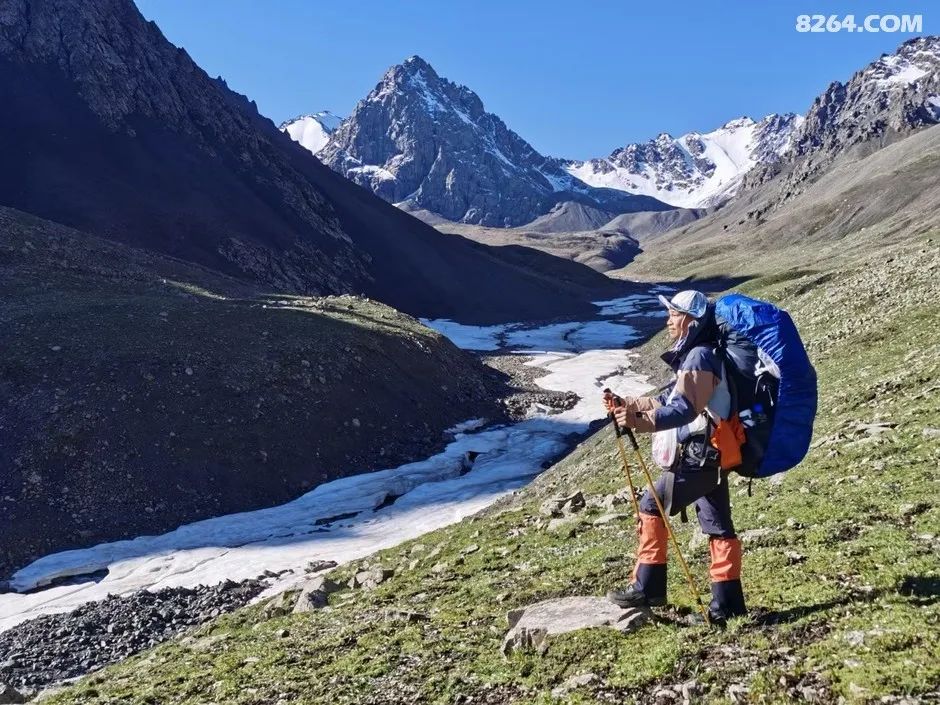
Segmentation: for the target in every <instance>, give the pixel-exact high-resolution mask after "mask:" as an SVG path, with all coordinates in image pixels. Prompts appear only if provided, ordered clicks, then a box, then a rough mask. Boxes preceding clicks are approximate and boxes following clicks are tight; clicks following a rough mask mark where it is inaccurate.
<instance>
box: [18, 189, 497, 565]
mask: <svg viewBox="0 0 940 705" xmlns="http://www.w3.org/2000/svg"><path fill="white" fill-rule="evenodd" d="M0 353H2V354H0V536H2V537H3V539H2V541H0V577H4V576H6V575H8V574H9V572H10V571H11V569H13V568H17V567H22V566H23V565H24V564H25V563H26V562H28V560H29V559H30V558H34V557H37V556H39V555H44V554H46V553H50V552H53V551H57V550H63V549H68V548H77V547H81V546H88V545H92V544H94V543H98V542H100V541H106V540H114V539H119V538H125V537H131V536H135V535H140V534H150V533H161V532H164V531H168V530H170V529H173V528H175V527H176V526H178V525H180V524H182V523H185V522H189V521H193V520H197V519H203V518H206V517H209V516H216V515H219V514H226V513H231V512H237V511H243V510H249V509H256V508H259V507H266V506H271V505H274V504H278V503H281V502H285V501H288V500H291V499H294V498H295V497H297V496H299V495H300V494H302V493H303V492H304V491H306V490H308V489H311V488H313V487H315V486H316V485H319V484H321V483H323V482H326V481H328V480H333V479H336V478H338V477H345V476H348V475H354V474H358V473H363V472H368V471H371V470H374V469H377V468H382V467H395V466H397V465H400V464H401V463H403V462H406V461H409V460H414V459H417V458H419V457H426V456H427V455H428V454H430V453H431V452H433V451H434V450H436V449H438V448H440V447H442V445H443V443H444V438H443V436H442V431H444V429H446V428H448V427H450V426H452V425H453V424H455V423H458V422H461V421H465V420H466V419H467V418H470V417H475V416H482V417H487V418H491V419H496V418H500V416H501V414H502V406H501V405H500V404H499V401H498V399H499V397H500V396H501V395H502V394H503V390H504V387H503V385H502V384H500V383H499V378H500V375H499V374H498V373H495V372H494V371H492V370H490V369H489V368H486V367H484V366H483V365H482V364H481V363H480V362H479V361H478V360H477V359H475V358H474V357H473V356H472V355H470V354H468V353H465V352H464V351H462V350H459V349H457V348H456V347H455V346H454V345H452V344H451V343H450V342H449V341H448V340H447V339H446V338H443V337H442V336H440V335H438V334H436V333H434V332H433V331H431V330H429V329H427V328H424V327H423V326H421V325H419V324H418V322H417V321H415V320H414V319H413V318H411V317H409V316H405V315H403V314H400V313H398V312H397V311H394V310H392V309H391V308H389V307H387V306H384V305H381V304H378V303H376V302H373V301H369V300H366V299H363V298H360V297H351V296H343V297H324V298H313V297H296V296H265V295H261V294H259V293H258V292H257V291H253V290H252V289H251V288H250V287H248V286H246V285H245V284H244V283H242V282H240V281H238V280H235V279H232V278H229V277H225V276H223V275H219V274H217V273H215V272H213V271H211V270H208V269H205V268H201V267H198V266H194V265H191V264H188V263H186V262H182V261H180V260H175V259H171V258H169V257H166V256H162V255H156V254H152V253H148V252H146V251H141V250H135V249H133V248H130V247H127V246H125V245H121V244H118V243H112V242H109V241H107V240H104V239H101V238H98V237H95V236H92V235H88V234H87V233H81V232H78V231H75V230H72V229H69V228H66V227H64V226H61V225H57V224H54V223H50V222H48V221H44V220H41V219H39V218H36V217H34V216H30V215H26V214H23V213H20V212H18V211H14V210H11V209H7V208H2V207H0Z"/></svg>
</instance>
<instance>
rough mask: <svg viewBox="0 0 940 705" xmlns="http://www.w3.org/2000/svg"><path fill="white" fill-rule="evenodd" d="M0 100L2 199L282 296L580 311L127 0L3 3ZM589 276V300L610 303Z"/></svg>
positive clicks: (429, 308)
mask: <svg viewBox="0 0 940 705" xmlns="http://www.w3.org/2000/svg"><path fill="white" fill-rule="evenodd" d="M0 91H2V98H3V106H4V110H3V111H2V114H0V152H2V153H3V155H4V169H3V170H2V173H0V204H2V205H8V206H13V207H15V208H18V209H20V210H24V211H28V212H31V213H35V214H37V215H40V216H42V217H44V218H48V219H52V220H55V221H58V222H62V223H65V224H67V225H71V226H74V227H78V228H80V229H82V230H86V231H89V232H93V233H95V234H98V235H102V236H105V237H108V238H111V239H115V240H119V241H121V242H125V243H129V244H133V245H136V246H141V247H146V248H148V249H152V250H155V251H158V252H162V253H166V254H170V255H173V256H176V257H180V258H183V259H186V260H189V261H192V262H197V263H200V264H203V265H206V266H210V267H213V268H216V269H218V270H220V271H223V272H226V273H228V274H231V275H234V276H237V277H241V278H245V279H251V280H254V281H256V282H261V283H263V284H265V285H267V286H269V287H271V288H274V289H277V290H281V291H292V292H298V293H318V294H324V293H343V292H362V293H367V294H369V295H370V296H374V297H376V298H379V299H382V300H383V301H387V302H388V303H391V304H392V305H395V306H397V307H400V308H402V309H404V310H407V311H409V312H411V313H416V314H421V315H428V316H449V317H455V318H461V319H464V320H477V321H493V320H509V319H520V318H529V317H537V318H544V317H548V316H553V315H567V314H581V313H585V312H587V311H589V310H590V306H589V305H588V304H586V303H585V302H583V300H580V301H579V300H577V299H578V298H579V297H580V296H581V294H582V293H583V289H582V288H580V287H578V288H576V289H571V288H569V287H568V285H567V284H566V283H565V282H563V281H562V282H559V281H555V280H552V279H551V278H548V277H545V276H542V275H540V274H539V273H538V272H537V271H535V272H532V271H529V270H528V269H526V270H524V271H520V270H519V269H518V268H516V267H506V266H505V265H503V263H502V262H501V260H500V257H498V256H496V255H495V254H494V253H493V252H487V251H482V250H480V249H479V248H477V247H474V246H472V245H469V244H467V243H465V242H464V241H463V240H461V239H457V238H444V237H442V236H440V235H439V234H438V233H437V232H435V231H434V230H433V229H432V228H430V227H427V226H426V225H424V224H422V223H420V222H418V221H417V220H415V219H413V218H411V217H409V216H407V215H406V214H402V213H400V212H399V211H398V210H397V209H395V208H393V207H391V206H389V205H388V204H386V203H384V202H383V201H381V199H379V198H377V197H375V196H374V195H373V194H371V193H369V192H368V191H366V190H364V189H360V188H358V187H357V186H355V185H354V184H352V183H349V182H347V181H345V180H344V179H341V178H340V177H337V176H336V175H335V174H333V173H332V172H331V171H330V170H329V169H327V168H326V167H324V166H322V165H321V164H319V162H318V161H317V160H316V159H314V158H312V157H311V156H310V155H309V154H308V153H307V152H305V151H304V150H303V149H302V148H300V147H299V146H297V145H295V144H294V143H292V142H291V140H290V138H289V137H288V136H287V135H285V134H283V133H281V132H280V131H279V130H277V128H276V127H275V126H274V124H273V123H272V122H271V121H269V120H267V119H266V118H264V117H262V116H260V115H259V114H258V112H257V110H256V108H255V106H254V104H253V103H251V102H249V101H248V100H247V99H246V98H244V97H243V96H240V95H238V94H236V93H233V92H232V91H230V90H228V88H227V87H226V86H225V84H224V82H222V81H220V80H213V79H210V78H209V77H208V76H207V75H206V74H205V72H203V71H202V70H201V69H200V68H199V67H198V66H196V65H195V64H194V63H193V61H192V60H191V59H190V58H189V56H188V55H187V54H186V52H185V51H183V50H181V49H177V48H176V47H174V46H173V45H171V44H170V43H169V42H168V41H167V40H166V39H165V38H164V37H163V35H162V34H161V33H160V31H159V29H158V28H157V27H156V25H154V24H153V23H148V22H146V21H145V20H144V18H143V17H142V16H141V15H140V13H139V12H138V11H137V9H136V8H135V7H134V6H133V5H132V4H131V3H130V2H128V1H127V0H88V1H87V2H86V1H82V2H79V0H34V1H32V2H26V1H25V0H9V1H8V2H5V3H4V5H3V8H2V12H0ZM533 264H535V262H533ZM572 276H577V275H572ZM592 277H593V274H592V273H590V272H587V273H585V274H584V275H582V276H581V279H582V280H583V281H584V282H585V283H586V285H587V288H588V289H592V294H591V295H592V296H596V295H607V294H609V293H610V291H611V289H610V286H611V285H610V284H609V283H608V282H607V281H605V280H604V279H603V278H601V277H596V278H593V281H592V280H591V279H592ZM484 281H485V282H486V283H487V286H486V287H481V288H480V290H479V291H478V292H477V294H475V295H474V297H472V300H471V297H468V296H466V292H467V291H469V290H472V289H474V288H475V287H476V286H477V285H478V284H479V283H480V282H484ZM455 292H461V293H462V295H461V296H460V297H457V298H455V297H454V294H455Z"/></svg>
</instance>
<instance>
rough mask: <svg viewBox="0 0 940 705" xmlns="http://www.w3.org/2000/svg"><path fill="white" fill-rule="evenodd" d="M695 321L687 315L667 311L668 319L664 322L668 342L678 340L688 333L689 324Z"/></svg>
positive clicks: (670, 310)
mask: <svg viewBox="0 0 940 705" xmlns="http://www.w3.org/2000/svg"><path fill="white" fill-rule="evenodd" d="M693 320H695V319H693V318H692V316H690V315H689V314H687V313H680V312H679V311H673V310H672V309H669V319H668V320H667V321H666V329H667V330H668V331H669V339H670V340H678V339H679V338H681V337H682V336H684V335H685V334H686V333H688V331H689V324H690V323H692V321H693Z"/></svg>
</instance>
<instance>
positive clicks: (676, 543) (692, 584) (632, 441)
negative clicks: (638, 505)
mask: <svg viewBox="0 0 940 705" xmlns="http://www.w3.org/2000/svg"><path fill="white" fill-rule="evenodd" d="M614 428H619V427H618V425H617V421H616V420H614ZM624 430H625V431H626V432H627V437H628V438H629V439H630V444H631V445H632V446H633V450H634V452H635V453H636V458H637V460H639V461H640V468H642V470H643V474H644V475H646V482H647V483H648V484H649V488H650V494H651V495H653V499H654V500H656V507H657V509H659V515H660V516H661V517H662V518H663V523H665V524H666V531H667V532H668V533H669V538H671V539H672V545H673V546H674V547H675V549H676V555H677V556H678V557H679V563H681V564H682V570H683V571H684V572H685V577H686V580H688V581H689V590H690V591H691V593H692V596H693V597H694V598H695V602H696V604H697V605H698V608H699V610H700V611H701V613H702V617H704V618H705V624H711V620H710V619H709V618H708V610H706V609H705V605H703V604H702V598H701V596H700V595H699V591H698V588H697V587H696V586H695V579H694V578H693V577H692V571H690V570H689V564H688V563H686V562H685V556H683V555H682V549H681V548H679V540H678V539H677V538H676V535H675V533H674V532H673V530H672V524H671V523H670V522H669V517H668V516H666V510H665V509H664V508H663V503H662V501H660V499H659V495H658V494H657V493H656V487H655V486H654V485H653V476H652V475H651V474H650V470H649V468H648V467H647V466H646V461H645V460H643V454H642V453H641V452H640V446H639V444H638V443H637V442H636V436H634V435H633V430H632V429H630V428H625V429H624ZM617 436H618V437H619V436H620V432H619V430H618V432H617ZM622 444H623V441H621V446H622ZM638 516H639V515H638Z"/></svg>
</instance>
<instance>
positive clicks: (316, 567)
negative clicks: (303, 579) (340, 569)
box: [304, 560, 337, 573]
mask: <svg viewBox="0 0 940 705" xmlns="http://www.w3.org/2000/svg"><path fill="white" fill-rule="evenodd" d="M336 565H337V563H336V561H324V560H320V561H310V562H309V563H308V564H307V567H306V568H304V572H305V573H319V572H321V571H324V570H329V569H330V568H335V567H336Z"/></svg>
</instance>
